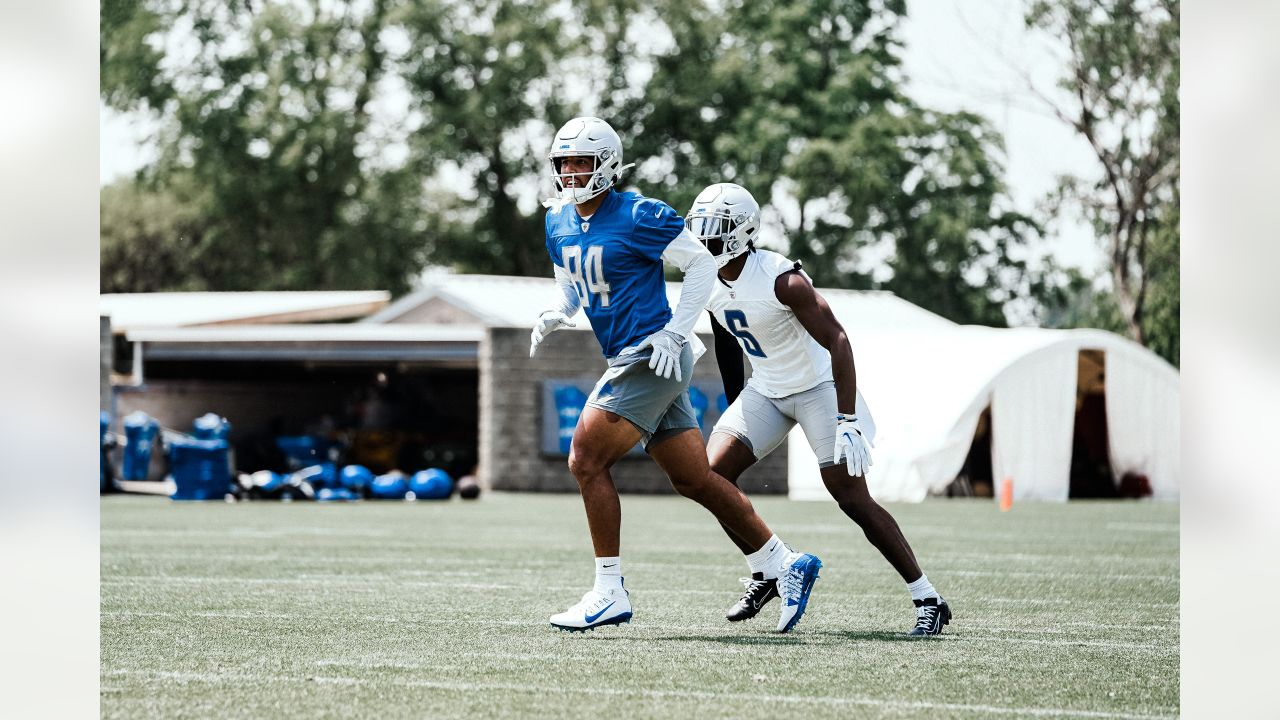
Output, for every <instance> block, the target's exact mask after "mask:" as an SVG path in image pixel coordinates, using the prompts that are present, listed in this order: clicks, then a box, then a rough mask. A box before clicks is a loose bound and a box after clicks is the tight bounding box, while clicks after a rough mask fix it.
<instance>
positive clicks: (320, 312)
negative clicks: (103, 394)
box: [98, 290, 391, 334]
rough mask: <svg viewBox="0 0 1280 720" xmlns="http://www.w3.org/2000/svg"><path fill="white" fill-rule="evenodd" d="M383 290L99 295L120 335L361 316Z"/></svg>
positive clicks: (378, 304) (381, 299)
mask: <svg viewBox="0 0 1280 720" xmlns="http://www.w3.org/2000/svg"><path fill="white" fill-rule="evenodd" d="M390 298H391V294H390V293H388V292H387V291H385V290H358V291H333V292H304V291H296V292H174V293H120V294H108V295H102V296H100V297H99V299H98V312H99V314H100V315H106V316H110V318H111V328H112V331H113V332H115V333H117V334H119V333H124V332H126V331H129V330H138V329H144V328H174V327H191V326H198V325H226V324H248V323H314V322H331V321H335V320H350V319H353V318H360V317H364V316H366V315H368V314H369V313H372V312H375V311H377V310H378V309H380V308H382V307H384V306H385V305H386V304H387V302H388V301H389V300H390Z"/></svg>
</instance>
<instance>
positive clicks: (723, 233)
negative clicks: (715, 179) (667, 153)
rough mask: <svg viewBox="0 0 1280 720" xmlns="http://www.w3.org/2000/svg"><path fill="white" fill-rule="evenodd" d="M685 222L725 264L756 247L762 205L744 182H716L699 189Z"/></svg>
mask: <svg viewBox="0 0 1280 720" xmlns="http://www.w3.org/2000/svg"><path fill="white" fill-rule="evenodd" d="M684 224H685V227H687V228H689V232H690V233H692V234H693V236H694V237H696V238H698V240H699V242H701V243H702V244H703V245H706V246H707V251H708V252H710V253H711V255H712V256H713V257H715V259H716V267H720V268H722V267H724V266H725V265H727V264H728V263H729V261H730V260H732V259H734V258H736V257H738V256H739V255H741V254H742V253H744V252H746V251H748V250H750V249H752V248H753V247H755V244H754V242H753V241H754V240H755V237H756V233H758V232H759V231H760V205H759V204H758V203H756V199H755V198H753V197H751V193H749V192H747V189H746V188H744V187H742V186H741V185H736V184H734V183H716V184H715V185H710V186H708V187H707V188H706V189H705V190H703V191H702V192H700V193H698V197H697V198H695V199H694V201H693V207H691V208H689V214H688V215H686V216H685V217H684Z"/></svg>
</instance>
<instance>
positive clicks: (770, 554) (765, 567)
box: [747, 535, 791, 580]
mask: <svg viewBox="0 0 1280 720" xmlns="http://www.w3.org/2000/svg"><path fill="white" fill-rule="evenodd" d="M789 552H791V550H790V549H789V548H788V547H787V545H786V543H784V542H782V541H781V540H779V539H778V536H777V535H774V536H773V537H771V538H769V540H768V542H766V543H765V544H764V545H763V546H762V547H761V548H760V549H759V550H757V551H755V552H753V553H751V554H750V555H748V556H747V567H749V568H751V574H752V575H754V574H756V573H762V574H763V575H764V578H765V579H766V580H770V579H772V578H776V577H778V575H779V567H780V566H781V565H782V559H783V558H784V557H786V555H787V553H789Z"/></svg>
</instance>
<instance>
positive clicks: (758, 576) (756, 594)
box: [725, 573, 778, 622]
mask: <svg viewBox="0 0 1280 720" xmlns="http://www.w3.org/2000/svg"><path fill="white" fill-rule="evenodd" d="M742 584H743V585H744V586H746V591H745V592H743V593H742V597H741V598H739V599H738V602H737V603H736V604H734V606H733V607H731V608H729V612H727V613H725V617H727V618H729V622H741V621H742V620H750V619H751V618H753V617H755V616H756V615H757V614H758V613H759V612H760V610H761V608H763V607H764V606H765V605H768V604H769V601H770V600H772V599H774V598H776V597H778V581H777V580H765V579H764V573H751V577H749V578H742Z"/></svg>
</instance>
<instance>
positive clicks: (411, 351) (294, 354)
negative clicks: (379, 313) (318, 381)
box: [125, 325, 485, 365]
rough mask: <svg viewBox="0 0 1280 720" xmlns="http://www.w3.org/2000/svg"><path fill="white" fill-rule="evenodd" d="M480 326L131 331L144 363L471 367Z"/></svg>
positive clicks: (475, 359)
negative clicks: (444, 364) (436, 364)
mask: <svg viewBox="0 0 1280 720" xmlns="http://www.w3.org/2000/svg"><path fill="white" fill-rule="evenodd" d="M484 335H485V329H484V328H483V327H482V326H479V325H244V326H221V327H198V328H167V329H154V330H130V331H128V332H127V333H126V334H125V338H126V340H128V341H129V342H132V343H138V344H139V345H140V347H141V349H142V355H143V356H144V357H145V359H146V360H147V361H153V360H183V361H218V360H240V361H243V360H264V361H273V360H274V361H327V362H450V363H460V364H464V365H475V364H476V363H477V362H478V358H479V354H480V341H481V340H483V339H484Z"/></svg>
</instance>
